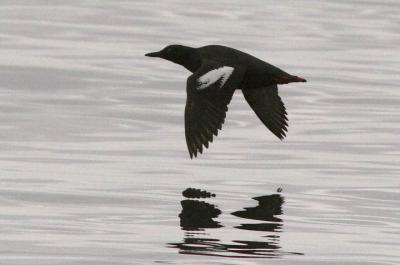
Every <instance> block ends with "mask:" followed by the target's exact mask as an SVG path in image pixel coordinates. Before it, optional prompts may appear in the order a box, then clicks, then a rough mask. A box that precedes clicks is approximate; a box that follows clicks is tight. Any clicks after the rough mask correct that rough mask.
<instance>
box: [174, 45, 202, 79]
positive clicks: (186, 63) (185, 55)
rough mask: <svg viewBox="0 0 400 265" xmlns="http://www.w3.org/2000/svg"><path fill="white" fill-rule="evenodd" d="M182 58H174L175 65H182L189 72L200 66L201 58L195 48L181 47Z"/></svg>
mask: <svg viewBox="0 0 400 265" xmlns="http://www.w3.org/2000/svg"><path fill="white" fill-rule="evenodd" d="M182 51H183V52H182V56H180V57H179V58H176V60H175V63H177V64H180V65H182V66H183V67H185V68H186V69H188V70H189V71H190V72H192V73H193V72H195V71H196V70H197V69H198V68H199V67H200V65H201V58H200V55H199V53H198V51H197V50H196V49H195V48H191V47H183V50H182Z"/></svg>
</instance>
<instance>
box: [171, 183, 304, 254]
mask: <svg viewBox="0 0 400 265" xmlns="http://www.w3.org/2000/svg"><path fill="white" fill-rule="evenodd" d="M199 194H201V195H202V196H199ZM183 195H184V196H185V197H187V198H204V199H205V198H213V197H215V194H212V193H209V192H207V191H201V190H198V189H192V188H188V189H186V190H185V191H183ZM253 199H254V200H256V201H257V202H258V205H257V206H254V207H246V208H244V209H243V210H240V211H235V212H233V213H231V214H232V215H234V216H237V217H241V218H244V219H246V220H258V221H262V222H259V223H254V221H252V222H249V223H247V222H246V223H241V224H240V225H239V226H235V227H233V229H240V230H251V231H260V232H263V234H261V237H260V240H255V241H249V240H232V242H230V243H224V242H222V241H221V240H220V239H217V238H211V237H210V236H209V234H210V233H211V232H212V230H208V231H207V233H206V229H209V228H221V227H223V226H222V225H221V224H220V222H218V221H216V220H214V219H216V218H218V216H219V215H220V214H221V213H222V212H221V210H219V209H218V207H217V206H215V205H214V204H211V203H207V202H204V201H200V200H194V199H185V200H182V201H181V205H182V211H181V213H180V214H179V218H180V225H181V228H182V229H183V230H184V231H185V234H184V239H183V242H180V243H170V244H168V246H169V247H172V248H178V249H179V253H180V254H191V255H207V256H221V257H235V258H238V257H242V258H243V257H247V258H274V257H280V256H282V255H287V254H296V255H302V254H301V253H297V252H285V251H282V250H281V246H280V236H279V233H281V232H282V226H283V221H282V219H281V218H279V217H278V216H279V215H282V214H283V211H282V205H283V204H284V198H283V197H282V196H281V195H280V194H272V195H266V196H260V197H254V198H253ZM224 229H232V228H228V227H226V228H224ZM232 234H235V235H236V234H238V235H239V234H240V233H237V232H234V231H233V232H232V231H229V235H232Z"/></svg>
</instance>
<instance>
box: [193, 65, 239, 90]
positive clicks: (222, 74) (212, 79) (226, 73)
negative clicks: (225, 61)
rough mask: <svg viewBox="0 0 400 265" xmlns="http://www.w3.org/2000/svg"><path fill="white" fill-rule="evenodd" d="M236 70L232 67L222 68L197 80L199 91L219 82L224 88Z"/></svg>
mask: <svg viewBox="0 0 400 265" xmlns="http://www.w3.org/2000/svg"><path fill="white" fill-rule="evenodd" d="M233 70H234V68H233V67H230V66H221V67H219V68H217V69H214V70H211V71H209V72H207V73H205V74H204V75H202V76H200V77H199V78H198V79H197V82H198V84H199V85H198V87H197V90H202V89H205V88H207V87H209V86H211V85H212V84H215V83H216V82H219V87H223V86H224V85H225V83H226V81H227V80H228V78H229V77H230V76H231V74H232V72H233Z"/></svg>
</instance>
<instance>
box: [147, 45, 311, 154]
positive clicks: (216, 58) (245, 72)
mask: <svg viewBox="0 0 400 265" xmlns="http://www.w3.org/2000/svg"><path fill="white" fill-rule="evenodd" d="M146 56H150V57H160V58H163V59H166V60H169V61H171V62H174V63H177V64H180V65H182V66H183V67H185V68H186V69H188V70H189V71H190V72H192V73H193V74H192V75H191V76H190V77H189V78H188V81H187V94H188V98H187V102H186V109H185V134H186V142H187V144H188V149H189V154H190V157H192V156H193V155H194V156H196V155H197V152H198V151H199V152H200V153H201V152H202V150H203V145H204V146H205V147H208V143H209V142H212V138H213V135H217V134H218V129H221V126H222V123H223V122H224V120H225V115H226V114H225V112H226V111H227V109H228V108H227V105H228V104H229V102H230V100H231V98H232V96H233V92H234V90H235V89H241V90H242V91H243V94H244V96H245V99H246V100H247V102H248V103H249V105H250V106H251V107H252V109H253V110H254V111H255V113H256V114H257V116H258V117H259V118H260V120H261V121H262V122H263V123H264V124H265V125H266V126H267V127H268V129H270V130H271V131H272V132H273V133H274V134H275V135H276V136H277V137H279V138H280V139H283V137H284V136H285V131H287V128H286V127H287V117H286V110H285V107H284V105H283V102H282V101H281V99H280V97H279V95H278V89H277V85H278V84H287V83H291V82H306V80H305V79H303V78H300V77H297V76H293V75H290V74H288V73H286V72H284V71H283V70H281V69H279V68H277V67H275V66H273V65H271V64H269V63H267V62H264V61H262V60H260V59H258V58H256V57H254V56H252V55H250V54H247V53H244V52H241V51H239V50H236V49H233V48H229V47H225V46H220V45H209V46H204V47H200V48H191V47H187V46H182V45H170V46H167V47H166V48H164V49H163V50H161V51H159V52H155V53H148V54H146Z"/></svg>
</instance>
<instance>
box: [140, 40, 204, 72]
mask: <svg viewBox="0 0 400 265" xmlns="http://www.w3.org/2000/svg"><path fill="white" fill-rule="evenodd" d="M145 55H146V56H148V57H159V58H162V59H165V60H168V61H171V62H173V63H176V64H180V65H182V66H184V67H186V68H187V69H189V70H190V71H192V69H191V68H193V67H194V66H195V65H196V66H197V64H198V56H197V52H196V49H194V48H191V47H187V46H183V45H177V44H174V45H169V46H167V47H165V48H164V49H162V50H161V51H158V52H150V53H146V54H145ZM192 66H193V67H192Z"/></svg>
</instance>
